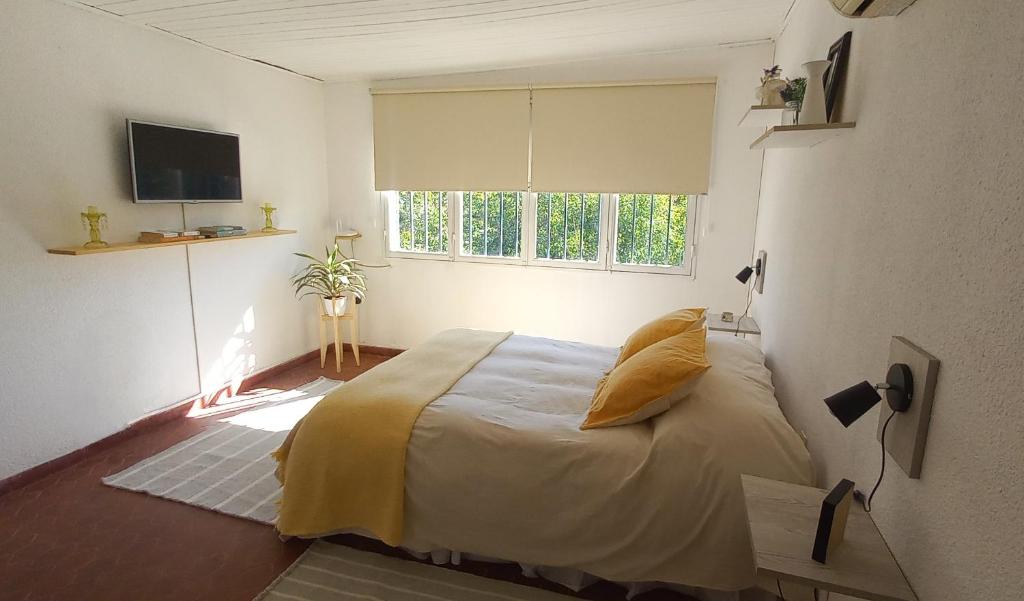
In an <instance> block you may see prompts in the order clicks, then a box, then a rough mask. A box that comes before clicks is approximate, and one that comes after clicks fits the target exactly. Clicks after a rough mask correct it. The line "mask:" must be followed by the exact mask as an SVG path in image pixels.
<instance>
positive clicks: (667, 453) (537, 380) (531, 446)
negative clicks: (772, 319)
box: [403, 334, 812, 591]
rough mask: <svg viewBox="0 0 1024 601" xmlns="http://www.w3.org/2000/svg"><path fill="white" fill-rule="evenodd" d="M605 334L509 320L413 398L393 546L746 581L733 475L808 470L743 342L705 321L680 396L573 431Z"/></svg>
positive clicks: (644, 575) (803, 474)
mask: <svg viewBox="0 0 1024 601" xmlns="http://www.w3.org/2000/svg"><path fill="white" fill-rule="evenodd" d="M617 352H618V351H617V349H612V348H605V347H597V346H592V345H587V344H580V343H571V342H564V341H558V340H549V339H543V338H532V337H527V336H512V337H511V338H509V339H508V340H507V341H505V342H504V343H502V344H501V345H500V346H499V347H498V348H496V349H495V350H494V351H493V352H492V353H491V355H490V356H488V357H487V358H486V359H484V360H483V361H481V362H480V363H479V364H478V365H477V366H476V367H474V368H473V369H472V370H471V371H470V372H469V373H467V374H466V375H465V376H464V377H463V378H462V379H461V380H460V381H459V382H458V383H457V384H456V385H455V386H454V387H453V388H452V389H451V390H450V391H449V392H448V393H446V394H445V395H443V396H442V397H440V398H439V399H437V400H436V401H434V402H433V403H432V404H431V405H429V406H428V407H427V408H426V409H425V410H424V411H423V413H422V415H421V416H420V418H419V421H418V422H417V424H416V426H415V428H414V430H413V434H412V438H411V440H410V442H409V446H408V455H407V460H406V485H405V487H406V506H405V507H406V509H405V511H406V518H405V539H404V541H403V546H404V547H406V548H409V549H412V550H416V551H421V552H429V551H432V550H437V549H454V550H458V551H461V552H464V553H472V554H477V555H483V556H488V557H495V558H501V559H506V560H510V561H516V562H519V563H523V564H531V565H539V566H552V567H556V568H559V567H566V568H574V569H578V570H582V571H584V572H588V573H590V574H593V575H596V576H599V577H601V578H605V579H608V580H612V581H617V582H640V581H660V582H667V583H680V584H685V585H690V586H697V587H704V588H711V589H716V590H725V591H729V590H740V589H744V588H748V587H751V586H753V585H754V582H755V579H754V565H753V559H752V554H751V546H750V541H749V533H748V531H747V526H746V519H745V511H744V508H743V498H742V492H741V489H740V482H739V475H740V474H742V473H746V474H755V475H759V476H764V477H768V478H774V479H778V480H785V481H790V482H796V483H810V480H811V477H812V473H811V463H810V459H809V456H808V454H807V451H806V448H805V446H804V443H803V441H802V440H801V439H800V437H799V436H798V435H797V434H796V432H794V431H793V429H792V428H791V427H790V426H789V424H788V423H787V422H786V420H785V418H784V417H783V415H782V413H781V411H780V410H779V408H778V405H777V403H776V401H775V398H774V395H773V388H772V384H771V374H770V372H769V371H768V369H767V368H766V367H765V366H764V360H763V355H762V354H761V352H760V351H759V350H758V349H757V348H756V347H754V346H753V345H751V344H749V343H747V342H745V341H743V340H742V339H739V338H734V337H731V336H719V335H714V334H712V335H710V336H709V351H708V352H709V356H710V359H711V362H712V365H713V366H712V368H711V369H710V370H708V372H706V374H705V375H704V376H703V377H702V379H701V381H700V383H699V384H698V386H697V387H696V389H695V391H694V393H693V394H692V395H691V397H690V398H688V399H686V400H684V401H682V402H681V403H679V404H678V405H677V406H675V407H673V408H672V409H671V410H670V411H668V412H667V413H665V414H662V415H660V416H657V417H655V418H653V419H652V420H649V421H647V422H644V423H640V424H634V425H629V426H620V427H614V428H601V429H595V430H587V431H581V430H579V424H580V422H581V421H582V419H583V415H584V413H585V412H586V409H587V407H588V406H589V402H590V398H591V396H592V395H593V391H594V388H595V386H596V384H597V381H598V380H599V379H600V378H601V377H602V376H603V375H604V373H605V372H606V371H607V370H609V369H610V368H611V366H612V365H613V363H614V361H615V357H616V355H617Z"/></svg>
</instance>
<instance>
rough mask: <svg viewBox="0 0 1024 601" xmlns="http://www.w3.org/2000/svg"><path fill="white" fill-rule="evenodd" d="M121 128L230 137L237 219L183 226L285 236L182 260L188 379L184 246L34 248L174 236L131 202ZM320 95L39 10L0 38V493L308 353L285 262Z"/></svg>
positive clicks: (316, 211) (320, 233)
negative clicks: (87, 224) (267, 223)
mask: <svg viewBox="0 0 1024 601" xmlns="http://www.w3.org/2000/svg"><path fill="white" fill-rule="evenodd" d="M127 117H131V118H138V119H144V120H151V121H157V122H163V123H173V124H181V125H189V126H196V127H203V128H211V129H217V130H224V131H232V132H236V133H239V134H240V135H241V154H242V169H243V184H242V186H243V191H244V194H245V198H246V200H245V202H244V203H242V204H240V205H218V206H201V207H193V206H189V207H187V208H186V213H187V221H188V225H189V226H190V227H195V226H198V225H204V224H205V225H209V224H215V223H224V222H227V223H239V224H242V225H245V226H247V227H249V228H258V227H259V226H260V225H261V218H260V214H259V212H258V210H257V208H256V205H257V203H259V202H262V201H271V202H273V203H274V204H275V205H277V206H279V207H280V211H279V215H280V219H279V225H280V226H281V227H284V228H291V229H297V230H299V234H298V235H295V236H287V237H280V238H271V239H264V240H247V241H235V242H225V243H218V244H208V245H201V246H195V247H192V248H191V251H190V252H191V269H192V283H193V286H194V290H193V292H194V296H195V301H196V304H195V307H196V314H195V321H196V326H197V329H198V339H199V344H198V355H199V356H198V367H197V357H196V346H195V344H194V341H193V330H192V314H191V309H190V302H189V288H188V272H187V265H186V255H185V253H186V251H185V249H184V248H183V247H175V248H167V249H156V250H145V251H134V252H126V253H113V254H102V255H94V256H87V257H62V256H55V255H49V254H47V253H46V250H45V249H46V248H47V247H51V246H65V245H72V244H77V243H81V242H83V241H84V240H86V239H87V234H86V232H85V231H84V230H83V229H82V226H81V224H80V222H79V217H78V213H79V211H81V210H82V209H83V208H84V207H85V206H86V205H87V204H95V205H97V206H99V207H100V208H101V209H102V210H105V211H106V212H107V214H108V215H109V221H110V228H109V229H108V230H106V231H105V232H104V237H105V238H106V239H108V240H112V241H127V240H131V239H133V238H134V237H135V236H137V235H138V232H139V230H142V229H147V228H159V227H163V228H174V227H180V226H181V208H180V205H157V206H144V205H138V206H137V205H133V204H132V203H131V202H130V197H131V191H130V185H129V181H130V177H129V172H128V166H127V165H128V161H127V144H126V142H125V124H124V120H125V118H127ZM323 128H324V108H323V91H322V86H321V85H320V84H319V83H317V82H314V81H310V80H306V79H304V78H300V77H297V76H295V75H291V74H288V73H285V72H282V71H278V70H275V69H272V68H269V67H265V66H261V65H258V64H255V63H251V62H247V61H243V60H238V59H235V58H231V57H228V56H226V55H224V54H220V53H217V52H214V51H211V50H208V49H204V48H201V47H198V46H196V45H193V44H190V43H188V42H185V41H182V40H178V39H174V38H171V37H170V36H165V35H162V34H159V33H156V32H153V31H149V30H145V29H143V28H138V27H135V26H132V25H129V24H126V23H123V22H119V21H116V20H114V19H111V18H108V17H105V16H101V15H97V14H95V13H92V12H88V11H85V10H80V9H76V8H72V7H69V6H66V5H63V4H60V3H57V2H52V1H35V2H16V3H7V4H5V6H4V16H3V19H2V20H0V140H2V143H0V203H2V205H0V207H2V209H0V256H2V259H3V260H2V261H0V282H2V284H0V285H2V287H3V288H2V293H0V348H2V349H3V350H2V353H3V356H2V361H0V478H3V477H5V476H9V475H11V474H14V473H17V472H19V471H22V470H24V469H27V468H29V467H31V466H33V465H36V464H39V463H42V462H44V461H47V460H49V459H52V458H54V457H57V456H60V455H62V454H65V453H67V452H70V451H72V450H74V449H77V448H80V447H82V446H84V445H87V444H89V443H91V442H93V441H95V440H97V439H99V438H102V437H104V436H106V435H109V434H111V433H113V432H116V431H118V430H120V429H122V428H124V427H125V426H126V425H127V424H128V423H130V422H131V421H134V420H136V419H138V418H139V417H142V416H143V415H145V414H147V413H150V412H152V411H155V410H158V409H160V408H163V407H166V406H168V405H171V404H174V403H176V402H179V401H181V400H183V399H187V398H189V397H192V396H194V395H197V394H198V393H200V392H201V391H204V392H208V391H211V390H215V389H217V388H219V387H220V385H222V384H223V383H224V382H225V381H231V380H235V381H237V380H238V379H240V378H241V377H242V376H243V375H245V374H248V373H252V372H253V371H257V370H259V369H263V368H266V367H269V366H272V365H275V364H277V363H280V362H282V361H285V360H287V359H290V358H292V357H294V356H296V355H299V354H302V353H304V352H307V351H309V350H311V349H314V348H316V347H317V344H318V343H317V341H316V338H315V335H314V334H315V333H314V331H313V325H312V324H313V320H312V319H311V318H310V317H309V314H311V312H312V308H311V307H310V306H307V305H304V304H300V303H298V302H297V301H295V300H294V298H293V296H292V293H291V290H290V288H289V285H288V282H287V277H288V275H289V274H290V273H291V272H292V270H294V269H295V268H296V267H297V265H298V263H297V262H296V260H294V258H293V257H292V256H291V254H290V253H291V252H293V251H298V250H308V249H316V248H319V247H322V244H323V242H324V239H325V235H326V233H327V229H326V227H327V222H328V221H327V213H328V210H327V196H326V175H325V171H324V165H325V146H324V137H323Z"/></svg>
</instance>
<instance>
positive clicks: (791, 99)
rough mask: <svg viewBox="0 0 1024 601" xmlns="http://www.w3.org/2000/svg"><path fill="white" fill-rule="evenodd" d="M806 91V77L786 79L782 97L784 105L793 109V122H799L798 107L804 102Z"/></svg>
mask: <svg viewBox="0 0 1024 601" xmlns="http://www.w3.org/2000/svg"><path fill="white" fill-rule="evenodd" d="M806 91H807V78H806V77H797V78H796V79H787V80H786V87H785V89H783V90H782V99H783V100H785V101H786V106H787V107H788V108H789V109H790V110H792V111H793V123H794V124H795V123H800V107H801V105H803V103H804V92H806Z"/></svg>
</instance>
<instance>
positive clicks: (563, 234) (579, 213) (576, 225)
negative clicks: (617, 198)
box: [534, 192, 602, 263]
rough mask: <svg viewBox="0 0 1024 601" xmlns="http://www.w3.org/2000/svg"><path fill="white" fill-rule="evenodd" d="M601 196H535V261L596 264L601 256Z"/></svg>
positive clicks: (552, 194) (548, 194) (587, 193)
mask: <svg viewBox="0 0 1024 601" xmlns="http://www.w3.org/2000/svg"><path fill="white" fill-rule="evenodd" d="M601 204H602V200H601V194H594V193H589V192H574V193H553V192H541V193H540V194H537V227H536V235H535V236H534V239H535V240H536V241H537V245H536V255H535V256H536V257H537V258H538V259H549V260H550V259H556V260H564V261H583V262H590V263H596V262H598V261H599V260H600V256H601V248H600V244H601V213H602V211H601Z"/></svg>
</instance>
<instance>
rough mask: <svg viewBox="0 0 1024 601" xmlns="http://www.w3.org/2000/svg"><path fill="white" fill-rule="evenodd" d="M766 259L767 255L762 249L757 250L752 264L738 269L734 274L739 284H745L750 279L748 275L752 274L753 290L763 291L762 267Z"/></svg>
mask: <svg viewBox="0 0 1024 601" xmlns="http://www.w3.org/2000/svg"><path fill="white" fill-rule="evenodd" d="M767 261H768V255H767V254H766V253H765V252H764V251H763V250H762V251H758V253H757V259H755V260H754V264H753V265H749V266H747V267H744V268H743V269H741V270H740V272H739V273H737V274H736V279H737V280H739V282H740V283H741V284H746V283H747V282H749V281H750V276H754V290H756V291H757V292H758V293H762V294H763V293H764V268H765V263H766V262H767Z"/></svg>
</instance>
